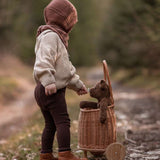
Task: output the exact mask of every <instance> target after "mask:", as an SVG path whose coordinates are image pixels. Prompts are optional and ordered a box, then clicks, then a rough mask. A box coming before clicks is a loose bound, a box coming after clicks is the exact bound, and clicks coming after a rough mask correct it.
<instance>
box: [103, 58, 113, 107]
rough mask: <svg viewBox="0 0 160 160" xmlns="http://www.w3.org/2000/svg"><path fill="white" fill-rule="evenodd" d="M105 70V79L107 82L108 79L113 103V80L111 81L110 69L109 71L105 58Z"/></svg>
mask: <svg viewBox="0 0 160 160" xmlns="http://www.w3.org/2000/svg"><path fill="white" fill-rule="evenodd" d="M103 72H104V80H105V81H106V82H107V81H108V86H109V91H110V94H111V101H112V104H114V99H113V93H112V86H111V81H110V78H109V71H108V66H107V62H106V60H103Z"/></svg>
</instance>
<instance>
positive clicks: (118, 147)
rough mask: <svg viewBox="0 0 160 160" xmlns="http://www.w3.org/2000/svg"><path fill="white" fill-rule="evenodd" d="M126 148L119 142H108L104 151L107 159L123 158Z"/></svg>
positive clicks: (118, 159) (120, 159) (117, 159)
mask: <svg viewBox="0 0 160 160" xmlns="http://www.w3.org/2000/svg"><path fill="white" fill-rule="evenodd" d="M125 155H126V149H125V147H124V146H123V145H122V144H121V143H118V142H116V143H112V144H110V145H109V146H108V147H107V148H106V151H105V156H106V158H107V160H124V158H125Z"/></svg>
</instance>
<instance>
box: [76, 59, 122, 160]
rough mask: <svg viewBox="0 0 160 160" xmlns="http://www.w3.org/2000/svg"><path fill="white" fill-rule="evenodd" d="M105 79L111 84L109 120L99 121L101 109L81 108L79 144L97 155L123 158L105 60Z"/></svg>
mask: <svg viewBox="0 0 160 160" xmlns="http://www.w3.org/2000/svg"><path fill="white" fill-rule="evenodd" d="M103 71H104V80H105V81H106V82H107V83H108V85H109V90H110V95H111V97H110V99H111V105H110V106H108V107H107V110H106V113H107V121H106V122H105V123H104V124H102V123H100V121H99V112H100V109H89V110H86V109H80V114H79V125H78V146H79V149H81V150H83V151H84V156H85V157H87V151H89V152H91V153H92V154H93V155H94V156H95V157H97V156H98V157H99V156H102V155H103V154H105V155H106V158H107V159H108V160H123V159H124V157H125V148H124V147H123V145H121V144H120V143H116V118H115V114H114V99H113V94H112V87H111V82H110V78H109V72H108V67H107V63H106V61H105V60H104V61H103Z"/></svg>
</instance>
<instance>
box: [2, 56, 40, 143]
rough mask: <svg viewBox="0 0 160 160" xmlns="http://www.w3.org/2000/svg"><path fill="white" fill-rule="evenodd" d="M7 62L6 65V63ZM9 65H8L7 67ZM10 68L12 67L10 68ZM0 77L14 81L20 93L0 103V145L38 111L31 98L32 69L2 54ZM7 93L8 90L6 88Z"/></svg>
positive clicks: (14, 58)
mask: <svg viewBox="0 0 160 160" xmlns="http://www.w3.org/2000/svg"><path fill="white" fill-rule="evenodd" d="M6 62H7V63H6ZM8 64H10V65H8ZM11 66H12V67H11ZM0 68H1V69H0V76H1V77H5V78H7V80H8V79H12V80H14V82H16V84H17V88H19V89H20V92H19V93H17V94H16V96H15V97H14V98H15V99H12V100H11V99H9V98H8V99H7V100H6V101H7V103H2V102H0V145H1V144H3V143H5V141H6V140H5V139H6V138H7V137H9V136H10V135H12V134H13V133H17V132H18V131H19V130H21V129H22V127H23V126H24V125H25V124H27V121H28V120H29V117H30V116H31V115H32V114H33V113H34V112H35V111H36V110H37V109H38V108H37V106H36V105H35V100H34V96H33V89H34V86H35V84H34V82H33V79H32V68H31V67H29V66H26V65H25V64H23V63H22V62H21V61H20V60H19V59H18V58H16V57H14V56H12V54H4V55H3V56H2V58H1V63H0ZM6 90H8V91H9V88H6Z"/></svg>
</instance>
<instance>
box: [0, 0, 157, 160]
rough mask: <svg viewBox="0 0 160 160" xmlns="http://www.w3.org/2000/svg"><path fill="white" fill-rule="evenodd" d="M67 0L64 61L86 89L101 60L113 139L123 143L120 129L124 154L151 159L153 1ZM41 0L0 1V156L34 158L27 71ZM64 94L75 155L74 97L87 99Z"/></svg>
mask: <svg viewBox="0 0 160 160" xmlns="http://www.w3.org/2000/svg"><path fill="white" fill-rule="evenodd" d="M70 1H71V2H72V3H73V4H74V5H75V6H76V8H77V11H78V19H79V22H78V23H77V24H76V26H75V27H74V28H73V30H72V32H71V34H70V42H69V54H70V59H71V61H72V63H73V64H74V65H75V66H76V68H77V72H78V74H79V75H80V77H81V79H82V80H83V81H84V83H85V84H86V86H87V88H88V87H91V86H93V85H95V84H96V83H97V81H99V80H100V79H102V78H103V70H102V65H99V64H100V62H101V60H102V59H106V60H107V62H108V64H109V67H110V68H109V70H110V73H111V74H110V75H111V80H112V86H113V95H114V98H115V106H116V107H115V112H116V116H117V131H118V138H117V141H118V142H121V143H122V142H124V141H125V140H126V139H125V136H126V133H127V134H128V136H129V138H130V139H132V140H134V141H133V142H134V145H133V144H132V143H129V142H128V143H126V146H127V147H126V148H127V156H126V160H130V159H135V160H142V159H143V160H147V159H154V160H159V159H160V135H159V133H160V107H159V106H160V101H159V95H160V0H70ZM49 2H50V0H27V1H26V0H0V57H1V62H0V111H1V112H0V130H1V131H2V132H0V160H11V159H14V160H24V159H27V160H38V159H39V158H38V157H39V151H40V146H41V144H40V143H41V142H40V139H41V132H42V130H43V127H44V121H43V118H42V114H41V113H40V111H39V110H38V107H37V105H36V102H35V99H34V96H33V93H34V87H35V83H34V81H33V77H32V71H33V64H34V61H35V53H34V46H35V41H36V32H37V28H38V27H39V26H40V25H43V24H45V23H44V19H43V9H44V7H45V6H46V5H47V4H48V3H49ZM122 84H123V85H122ZM66 99H67V104H68V111H69V115H70V118H71V134H72V140H71V146H72V149H73V151H74V152H75V153H76V154H77V155H82V153H81V152H79V151H77V135H78V131H77V129H78V115H79V102H80V101H82V100H91V98H90V96H89V94H87V95H84V96H77V95H76V94H75V93H74V92H72V91H70V90H67V94H66ZM151 108H152V109H151ZM128 129H129V132H127V130H128ZM124 134H125V136H124ZM137 142H138V143H137ZM54 151H56V152H57V143H56V144H55V146H54ZM149 151H151V152H149ZM142 157H143V158H142ZM92 160H93V159H92Z"/></svg>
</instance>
